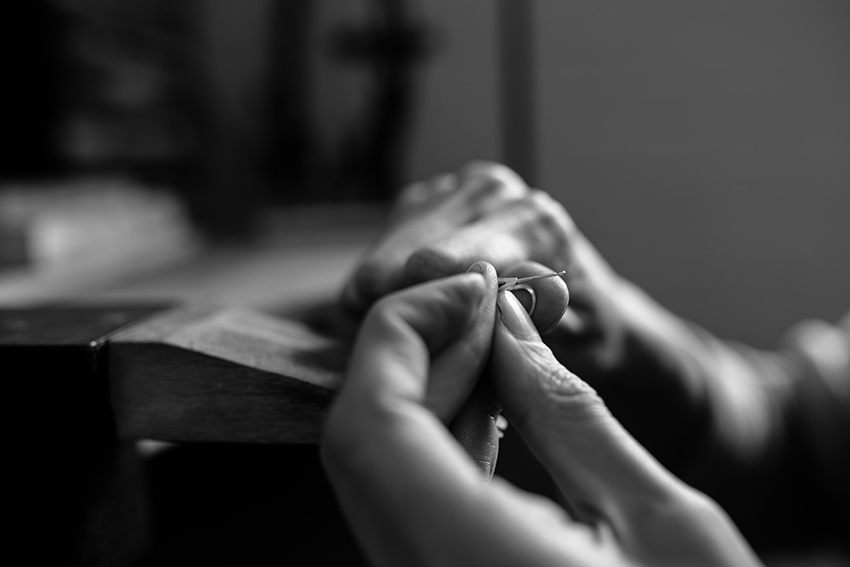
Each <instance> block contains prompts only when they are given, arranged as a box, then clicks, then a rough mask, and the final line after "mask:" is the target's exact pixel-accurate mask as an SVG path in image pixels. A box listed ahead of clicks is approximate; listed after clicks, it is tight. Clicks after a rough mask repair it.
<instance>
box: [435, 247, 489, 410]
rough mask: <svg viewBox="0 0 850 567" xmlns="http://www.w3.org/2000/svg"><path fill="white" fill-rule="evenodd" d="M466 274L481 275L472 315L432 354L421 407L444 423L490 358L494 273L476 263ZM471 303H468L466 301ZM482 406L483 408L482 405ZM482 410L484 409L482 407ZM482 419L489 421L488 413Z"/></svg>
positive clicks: (463, 398)
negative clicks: (424, 398) (466, 322)
mask: <svg viewBox="0 0 850 567" xmlns="http://www.w3.org/2000/svg"><path fill="white" fill-rule="evenodd" d="M469 272H476V273H479V274H481V276H483V278H484V282H485V288H484V292H483V294H482V295H481V296H480V297H479V298H478V299H477V302H478V304H477V306H476V315H475V316H474V317H473V318H472V319H471V320H470V322H469V323H468V324H467V326H466V328H465V329H464V330H463V332H461V333H460V334H458V335H455V338H454V339H453V340H451V341H449V342H447V343H446V345H445V346H442V347H441V348H440V349H439V352H436V349H435V350H432V352H435V353H436V354H434V356H433V358H432V361H431V368H430V372H429V384H428V395H427V399H426V400H425V405H426V407H428V408H429V409H430V410H431V411H432V412H434V414H435V415H436V416H437V417H438V418H440V419H441V420H442V421H443V422H444V423H449V421H451V420H452V419H454V418H455V416H456V415H457V413H458V411H459V410H460V407H461V405H462V404H463V403H464V402H465V401H466V400H467V398H469V396H470V394H471V392H472V389H473V388H474V387H475V383H476V380H477V379H478V377H479V376H480V375H481V374H482V372H483V370H484V365H485V364H486V363H487V360H488V359H489V355H490V346H491V344H492V340H493V325H494V323H495V319H496V293H497V290H496V279H497V276H496V270H495V269H494V268H493V266H491V265H490V264H488V263H486V262H476V263H474V264H473V265H472V267H470V268H469ZM466 301H471V299H466ZM485 406H486V404H485ZM482 407H484V406H482ZM482 417H486V419H485V421H490V419H489V413H488V412H484V413H483V414H482Z"/></svg>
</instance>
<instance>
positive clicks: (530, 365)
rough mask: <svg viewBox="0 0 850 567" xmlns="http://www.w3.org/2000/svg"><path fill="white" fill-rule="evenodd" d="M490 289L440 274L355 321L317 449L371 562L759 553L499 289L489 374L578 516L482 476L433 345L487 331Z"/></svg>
mask: <svg viewBox="0 0 850 567" xmlns="http://www.w3.org/2000/svg"><path fill="white" fill-rule="evenodd" d="M493 291H494V288H493V283H492V281H490V280H487V279H485V278H481V277H480V276H475V275H464V276H457V277H453V278H448V279H445V280H438V281H436V282H431V283H429V284H425V285H423V286H417V287H413V288H410V289H408V290H405V291H403V292H401V293H398V294H394V295H391V296H388V297H387V298H385V299H383V300H381V301H380V302H379V303H378V304H377V305H376V306H375V307H374V308H373V309H372V311H371V312H370V313H369V315H368V316H367V317H366V320H365V321H364V323H363V326H362V327H361V331H360V335H359V337H358V340H357V344H356V347H355V349H354V353H353V359H352V362H351V366H350V369H349V374H348V379H347V382H346V385H345V387H344V388H343V390H342V391H341V392H340V394H339V397H338V399H337V402H336V404H335V406H334V409H333V410H332V412H331V415H330V416H329V419H328V422H327V428H326V435H325V442H324V444H323V447H322V453H323V458H324V461H325V465H326V468H327V471H328V475H329V478H330V479H331V482H332V483H333V485H334V487H335V489H336V491H337V495H338V497H339V500H340V502H341V504H342V506H343V509H344V511H345V513H346V515H347V516H348V519H349V521H350V523H351V525H352V527H353V529H354V531H355V533H356V534H357V536H358V537H359V539H360V541H361V543H362V544H363V546H364V549H365V550H366V552H367V554H368V555H369V556H370V558H371V559H372V561H373V562H375V564H377V565H406V564H425V565H430V564H435V565H487V566H488V567H490V566H492V565H530V566H535V565H636V564H658V565H685V564H687V565H713V566H717V565H736V566H742V565H757V564H758V561H757V560H756V559H755V557H754V556H753V554H752V552H751V551H750V550H749V548H748V546H747V545H746V543H745V542H744V541H743V540H742V539H741V538H740V536H739V535H738V534H737V532H736V530H735V528H734V526H732V524H731V523H730V522H729V521H728V520H727V519H726V517H725V515H724V514H723V513H722V511H721V510H720V509H719V508H717V507H716V506H715V505H714V504H713V503H711V501H709V500H708V499H707V498H705V497H704V496H702V495H700V494H698V493H696V492H695V491H693V490H691V489H689V488H688V487H686V486H685V485H683V484H681V483H680V482H679V481H677V480H676V479H675V478H674V477H672V476H671V475H670V474H669V473H667V472H666V471H665V470H664V469H663V468H662V467H661V466H660V465H659V464H658V463H657V462H655V461H654V460H653V459H652V457H650V456H649V455H648V454H647V453H646V452H645V451H644V450H643V449H642V448H641V447H640V446H639V445H638V444H637V443H636V442H635V441H634V440H633V439H632V438H631V437H630V436H629V435H628V434H627V433H626V432H625V431H624V430H623V429H622V428H621V427H620V426H619V424H618V423H617V422H616V421H615V420H614V419H613V418H612V417H611V415H610V414H609V413H608V412H607V410H606V409H605V406H604V405H603V404H602V402H601V400H600V399H599V398H598V396H596V395H595V393H594V392H593V390H592V389H590V388H589V387H588V386H587V385H586V384H584V383H583V382H581V380H579V379H578V378H577V377H576V376H575V375H573V374H571V373H570V372H568V371H567V370H566V369H564V368H563V367H562V366H561V365H560V364H559V363H558V362H557V361H556V360H555V359H554V357H553V356H552V355H551V352H550V351H549V350H548V349H547V348H546V347H545V345H543V343H542V342H541V341H540V338H539V335H538V334H537V332H536V330H535V329H534V326H533V324H532V322H531V319H530V318H529V317H528V316H527V315H526V314H525V311H524V309H523V308H522V307H521V306H520V304H519V302H518V301H517V300H516V299H514V298H513V297H512V295H511V294H509V293H505V294H501V295H500V297H499V299H498V303H499V307H500V310H501V320H500V321H496V322H495V329H494V335H493V351H492V359H491V365H490V368H491V372H492V378H493V380H494V387H495V389H496V392H497V394H498V396H499V399H501V400H502V401H503V402H504V403H505V404H506V405H505V411H506V412H508V415H509V417H510V418H511V419H512V420H513V421H514V425H515V426H516V427H517V428H518V429H519V430H520V433H521V434H522V435H523V436H524V437H525V438H526V439H527V440H528V442H529V445H530V446H531V447H532V448H533V450H535V452H537V454H538V456H539V457H540V458H541V461H542V462H543V463H544V465H546V466H547V467H548V468H549V470H550V472H551V473H552V475H553V477H554V478H555V479H556V480H557V482H558V484H559V486H560V487H561V488H562V490H563V491H564V494H565V495H566V496H567V498H568V499H570V501H571V502H572V504H573V507H574V509H575V510H576V511H577V516H578V519H581V520H584V521H582V522H579V521H577V519H576V518H573V517H571V516H570V515H569V514H567V513H566V512H565V511H564V509H563V508H561V507H559V506H558V505H556V504H555V503H553V502H551V501H548V500H546V499H543V498H541V497H539V496H534V495H531V494H527V493H524V492H522V491H520V490H518V489H516V488H514V487H512V486H511V485H509V484H508V483H506V482H504V481H502V480H500V479H498V478H496V479H494V480H493V482H492V484H490V485H485V484H484V483H483V482H482V477H481V474H480V472H479V471H478V470H477V469H476V467H475V464H474V461H473V460H472V459H470V458H469V456H468V455H467V454H465V452H464V451H463V450H462V449H461V447H460V445H458V443H457V442H456V441H455V440H454V438H453V437H452V436H451V435H450V434H449V432H448V430H447V429H446V426H445V423H446V419H445V418H446V416H442V417H441V416H439V415H438V414H437V413H435V412H434V411H433V410H432V407H443V408H445V407H456V406H457V405H458V401H459V400H460V399H461V398H462V397H463V396H464V395H466V394H465V393H466V392H468V391H469V389H470V384H469V380H454V378H455V377H456V376H455V375H454V371H455V370H456V367H454V366H453V365H449V366H448V367H447V366H446V365H447V364H448V363H447V362H444V361H445V360H446V359H444V358H443V353H445V352H451V351H453V350H454V349H455V348H457V345H458V344H460V343H461V342H462V340H463V337H464V336H465V335H466V334H467V333H469V332H470V329H475V328H483V329H484V332H483V334H486V327H487V322H486V320H485V319H486V318H487V317H490V316H492V315H491V314H492V311H487V310H489V309H491V308H492V307H494V296H493V295H492V293H493ZM485 309H486V310H485ZM491 328H492V327H491ZM473 335H476V336H477V333H475V332H473ZM469 352H470V360H477V359H478V357H479V356H480V355H481V354H482V353H481V351H480V350H479V349H477V347H476V348H474V349H473V350H471V351H469ZM446 370H449V374H448V375H446V374H444V372H445V371H446ZM438 384H441V386H440V387H439V388H436V389H438V390H440V391H441V392H443V394H442V395H441V396H439V397H440V398H441V399H442V403H438V404H436V405H435V404H434V403H433V401H432V400H434V399H435V398H434V396H433V394H432V392H434V391H435V386H436V385H438Z"/></svg>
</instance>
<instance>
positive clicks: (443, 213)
mask: <svg viewBox="0 0 850 567" xmlns="http://www.w3.org/2000/svg"><path fill="white" fill-rule="evenodd" d="M528 191H529V189H528V187H527V186H526V185H525V184H524V183H521V180H519V182H517V180H516V179H513V178H512V177H510V176H509V175H507V174H505V173H504V172H502V171H501V170H500V169H494V170H493V171H489V170H487V171H483V170H482V171H477V172H471V173H467V174H464V175H462V176H461V178H460V181H459V186H458V189H457V190H456V191H454V192H448V191H441V192H435V193H433V195H432V198H430V199H426V200H425V201H424V202H422V203H420V205H419V206H418V208H416V207H413V208H412V209H416V210H409V211H407V212H405V213H404V214H401V215H400V216H397V219H396V221H395V224H394V226H392V227H391V228H390V230H389V232H388V233H387V234H386V235H384V236H383V237H382V238H381V240H380V241H379V242H378V243H377V244H376V245H375V246H374V247H373V248H372V249H371V250H370V251H369V252H367V254H366V255H365V256H364V258H363V260H362V261H361V263H360V264H359V266H358V268H357V270H356V271H355V273H354V274H353V276H352V277H351V279H350V280H349V282H348V283H347V284H346V286H345V287H344V289H343V292H342V295H341V298H340V302H341V305H342V306H343V307H344V308H346V309H348V310H349V311H351V312H353V313H361V314H362V313H363V312H365V310H366V309H367V308H368V306H369V305H371V304H372V303H373V302H374V301H375V300H377V299H378V298H380V297H382V296H384V295H386V294H387V293H390V292H392V291H395V290H397V289H400V288H402V287H404V286H406V285H411V284H410V282H409V281H407V279H406V277H405V276H404V267H405V264H406V263H407V261H408V259H409V258H410V256H411V255H412V254H413V253H414V252H415V251H416V250H419V249H420V248H423V247H428V246H431V245H433V244H434V243H436V242H438V241H439V240H440V239H442V238H446V237H448V236H449V235H451V234H454V233H455V232H457V231H459V230H463V227H464V226H466V225H467V224H469V223H471V222H475V221H477V220H478V219H481V218H486V217H487V216H489V215H490V214H492V212H493V211H497V210H499V209H501V208H503V207H504V206H505V205H506V204H507V203H510V202H514V201H516V200H518V199H520V198H521V197H523V196H524V195H526V194H527V193H528ZM479 259H480V258H478V257H467V258H465V260H466V261H465V262H463V264H462V265H461V264H459V265H458V266H457V269H455V270H453V271H450V272H442V273H440V274H437V275H435V276H433V277H429V278H423V279H419V280H418V281H416V282H413V283H421V282H422V281H426V280H427V279H436V278H438V277H444V276H447V275H451V274H455V273H462V272H463V271H464V270H465V269H466V267H467V266H469V265H470V264H471V263H473V262H475V261H477V260H479Z"/></svg>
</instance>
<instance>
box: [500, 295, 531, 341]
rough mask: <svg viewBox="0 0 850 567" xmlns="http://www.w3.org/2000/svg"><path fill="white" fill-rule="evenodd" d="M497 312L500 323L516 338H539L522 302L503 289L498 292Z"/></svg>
mask: <svg viewBox="0 0 850 567" xmlns="http://www.w3.org/2000/svg"><path fill="white" fill-rule="evenodd" d="M498 301H499V312H500V314H501V317H502V323H504V325H505V327H507V328H508V330H509V331H510V332H511V334H512V335H513V336H515V337H516V338H518V339H523V340H527V339H538V340H539V339H540V334H539V333H538V332H537V329H536V328H535V326H534V323H533V322H532V321H531V317H529V316H528V313H527V312H526V311H525V308H524V307H523V306H522V303H520V302H519V299H517V298H516V297H515V296H514V294H513V293H511V292H509V291H503V292H502V293H500V294H499V300H498Z"/></svg>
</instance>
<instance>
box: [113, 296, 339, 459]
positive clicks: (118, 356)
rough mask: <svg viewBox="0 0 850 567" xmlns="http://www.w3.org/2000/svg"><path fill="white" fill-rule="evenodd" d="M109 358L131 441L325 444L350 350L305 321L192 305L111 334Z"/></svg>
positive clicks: (119, 418)
mask: <svg viewBox="0 0 850 567" xmlns="http://www.w3.org/2000/svg"><path fill="white" fill-rule="evenodd" d="M107 359H108V368H109V377H110V388H111V393H110V395H111V400H112V406H113V409H114V411H115V418H116V423H117V426H118V431H119V435H120V436H121V437H122V438H125V439H159V440H164V441H177V442H198V441H200V442H228V443H229V442H234V443H237V442H238V443H316V442H318V440H319V439H320V437H321V431H322V424H323V421H324V416H325V414H326V412H327V409H328V407H329V405H330V403H331V401H332V399H333V396H334V392H335V391H336V390H337V389H338V388H339V386H340V384H341V381H342V376H343V373H344V370H345V366H346V362H347V349H346V347H345V345H344V344H343V343H341V342H339V341H337V340H334V339H332V338H328V337H325V336H323V335H319V334H317V333H315V332H313V331H312V330H310V329H309V328H308V327H307V326H305V325H303V324H301V323H298V322H296V321H291V320H287V319H282V318H277V317H272V316H269V315H265V314H262V313H258V312H253V311H248V310H240V309H228V308H215V307H182V308H176V309H172V310H170V311H167V312H164V313H161V314H158V315H157V316H154V317H151V318H149V319H147V320H146V321H143V322H141V323H140V324H138V325H135V326H133V327H130V328H128V329H125V330H124V331H122V332H120V333H118V334H116V335H115V336H113V337H111V338H110V340H109V342H108V347H107Z"/></svg>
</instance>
